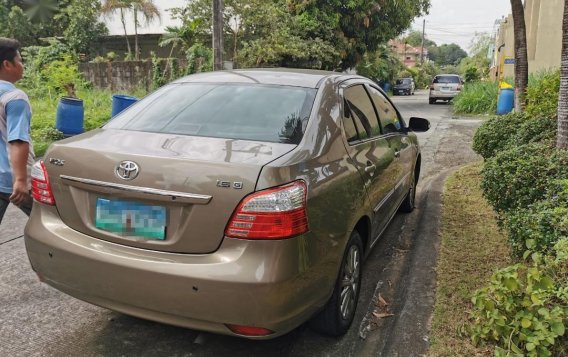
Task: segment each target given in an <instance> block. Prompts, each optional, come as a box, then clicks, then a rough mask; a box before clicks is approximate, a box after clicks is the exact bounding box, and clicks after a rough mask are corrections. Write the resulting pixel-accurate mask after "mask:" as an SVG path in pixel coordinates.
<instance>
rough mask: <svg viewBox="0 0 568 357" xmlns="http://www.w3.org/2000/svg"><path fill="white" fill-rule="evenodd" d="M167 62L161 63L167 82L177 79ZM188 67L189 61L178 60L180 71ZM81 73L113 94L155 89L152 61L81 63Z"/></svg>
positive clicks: (170, 64)
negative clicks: (138, 89)
mask: <svg viewBox="0 0 568 357" xmlns="http://www.w3.org/2000/svg"><path fill="white" fill-rule="evenodd" d="M167 62H168V61H167V60H161V61H160V69H161V73H164V72H165V75H166V80H165V82H168V81H171V80H173V79H175V78H173V77H172V63H171V61H170V63H169V64H168V63H167ZM186 67H187V61H184V60H181V61H179V60H178V68H181V69H179V71H184V69H185V68H186ZM79 71H81V73H82V74H83V76H84V77H85V79H86V80H88V81H89V82H91V83H93V84H94V85H95V87H97V88H101V89H110V90H111V91H113V92H123V91H133V90H135V89H137V88H144V89H146V91H150V90H151V89H152V88H153V83H152V77H153V73H152V62H151V61H128V62H103V63H81V64H79Z"/></svg>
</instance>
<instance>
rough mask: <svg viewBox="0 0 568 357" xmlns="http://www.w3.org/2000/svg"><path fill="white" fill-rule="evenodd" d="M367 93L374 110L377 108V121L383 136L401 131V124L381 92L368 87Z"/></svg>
mask: <svg viewBox="0 0 568 357" xmlns="http://www.w3.org/2000/svg"><path fill="white" fill-rule="evenodd" d="M369 93H370V94H371V99H372V100H373V104H375V108H377V112H378V113H379V120H380V122H381V128H382V131H383V134H385V135H386V134H390V133H396V132H399V131H400V130H401V129H402V127H403V124H402V122H401V120H400V118H399V117H398V113H397V112H396V109H395V108H394V107H393V105H392V104H391V103H390V102H389V101H388V99H387V98H385V96H384V95H383V94H382V93H381V92H379V90H377V89H375V88H373V87H369Z"/></svg>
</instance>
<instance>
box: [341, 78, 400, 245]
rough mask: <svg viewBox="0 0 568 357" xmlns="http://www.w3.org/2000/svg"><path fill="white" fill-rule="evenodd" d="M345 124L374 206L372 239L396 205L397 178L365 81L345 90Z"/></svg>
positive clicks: (351, 148) (389, 145) (394, 162)
mask: <svg viewBox="0 0 568 357" xmlns="http://www.w3.org/2000/svg"><path fill="white" fill-rule="evenodd" d="M343 98H344V119H343V125H344V128H345V131H346V135H347V138H348V151H349V155H350V157H351V158H352V159H353V161H354V163H355V165H356V166H357V169H358V170H359V172H360V174H361V175H362V176H363V180H364V182H365V186H366V188H367V193H368V195H369V200H370V202H371V204H372V206H373V213H374V214H373V231H372V233H373V235H372V237H373V242H374V241H375V240H376V238H377V237H378V236H379V234H380V233H381V232H382V231H383V230H384V228H385V227H386V225H387V224H388V222H389V221H390V219H391V216H392V214H393V210H392V205H394V204H396V202H395V200H396V196H395V186H396V183H397V179H398V174H397V170H396V167H395V164H396V161H395V156H394V150H393V148H392V147H391V143H390V142H389V139H388V138H386V137H383V136H382V135H381V128H380V125H379V121H378V118H377V115H376V112H375V109H374V107H373V104H372V102H371V99H370V97H369V94H368V92H367V89H366V88H365V86H364V85H362V84H355V85H351V86H347V87H346V88H344V89H343Z"/></svg>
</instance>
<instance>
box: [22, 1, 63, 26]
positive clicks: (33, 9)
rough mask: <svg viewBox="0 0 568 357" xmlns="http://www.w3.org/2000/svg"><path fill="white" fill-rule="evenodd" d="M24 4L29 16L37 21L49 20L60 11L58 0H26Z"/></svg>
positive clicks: (31, 19)
mask: <svg viewBox="0 0 568 357" xmlns="http://www.w3.org/2000/svg"><path fill="white" fill-rule="evenodd" d="M23 5H24V9H25V10H26V15H27V16H28V18H29V19H30V21H32V22H35V23H45V22H48V21H50V20H51V19H52V18H53V15H55V13H57V12H58V11H59V4H58V1H57V0H24V1H23Z"/></svg>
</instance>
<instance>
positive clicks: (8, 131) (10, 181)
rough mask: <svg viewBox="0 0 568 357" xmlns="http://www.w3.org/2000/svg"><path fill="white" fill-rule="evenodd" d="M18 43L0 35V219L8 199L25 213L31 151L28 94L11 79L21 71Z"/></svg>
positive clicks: (29, 203) (29, 202)
mask: <svg viewBox="0 0 568 357" xmlns="http://www.w3.org/2000/svg"><path fill="white" fill-rule="evenodd" d="M19 49H20V43H19V42H18V41H16V40H13V39H9V38H1V37H0V223H1V222H2V218H3V216H4V213H5V211H6V208H8V205H9V204H10V202H12V203H13V204H14V205H16V206H18V207H19V208H20V209H21V210H22V211H24V213H26V214H27V215H28V216H29V215H30V212H31V208H32V199H31V197H30V190H31V176H30V170H31V167H32V165H33V163H34V153H33V147H32V141H31V136H30V124H31V117H32V112H31V107H30V102H29V99H28V96H27V95H26V93H24V92H23V91H21V90H19V89H17V88H16V87H15V86H14V83H16V82H17V81H19V80H20V79H21V78H22V76H23V74H24V64H23V62H22V57H21V56H20V51H19Z"/></svg>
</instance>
